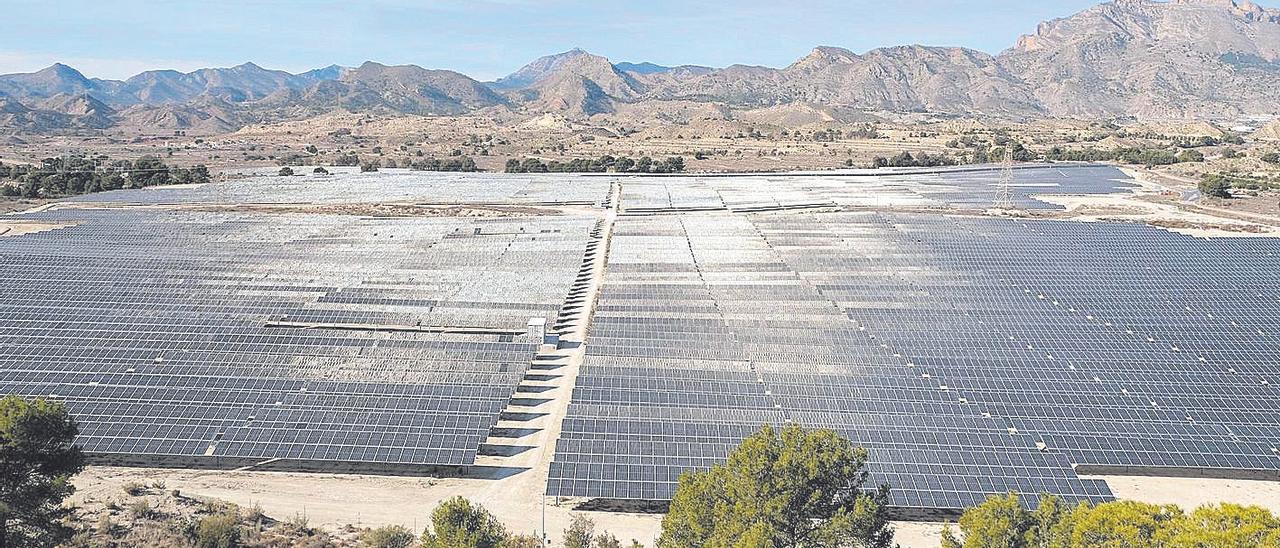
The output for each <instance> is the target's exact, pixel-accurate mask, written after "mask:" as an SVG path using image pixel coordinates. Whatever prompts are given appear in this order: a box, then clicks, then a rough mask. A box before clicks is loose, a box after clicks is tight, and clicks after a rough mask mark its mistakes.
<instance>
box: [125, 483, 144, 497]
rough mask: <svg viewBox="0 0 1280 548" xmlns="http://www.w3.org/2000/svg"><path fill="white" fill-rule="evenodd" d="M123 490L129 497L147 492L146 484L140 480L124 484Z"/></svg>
mask: <svg viewBox="0 0 1280 548" xmlns="http://www.w3.org/2000/svg"><path fill="white" fill-rule="evenodd" d="M124 492H125V493H128V494H129V496H131V497H137V496H142V495H145V494H147V486H146V485H143V484H142V482H137V481H131V482H129V483H126V484H124Z"/></svg>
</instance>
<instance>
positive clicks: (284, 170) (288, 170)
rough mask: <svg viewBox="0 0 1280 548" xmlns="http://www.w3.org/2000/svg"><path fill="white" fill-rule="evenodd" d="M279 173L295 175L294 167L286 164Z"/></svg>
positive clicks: (284, 175)
mask: <svg viewBox="0 0 1280 548" xmlns="http://www.w3.org/2000/svg"><path fill="white" fill-rule="evenodd" d="M278 175H280V176H281V177H288V176H290V175H293V168H291V167H289V166H284V167H282V168H280V172H279V173H278Z"/></svg>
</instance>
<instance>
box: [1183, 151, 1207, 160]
mask: <svg viewBox="0 0 1280 548" xmlns="http://www.w3.org/2000/svg"><path fill="white" fill-rule="evenodd" d="M1203 161H1204V154H1202V153H1201V152H1200V151H1198V150H1184V151H1182V152H1179V153H1178V162H1180V163H1187V162H1203Z"/></svg>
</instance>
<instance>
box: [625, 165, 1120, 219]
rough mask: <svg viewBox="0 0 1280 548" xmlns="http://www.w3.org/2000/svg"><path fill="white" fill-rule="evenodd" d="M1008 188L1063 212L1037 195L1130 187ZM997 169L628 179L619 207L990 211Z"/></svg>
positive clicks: (1032, 173)
mask: <svg viewBox="0 0 1280 548" xmlns="http://www.w3.org/2000/svg"><path fill="white" fill-rule="evenodd" d="M1013 177H1014V179H1013V182H1012V183H1011V184H1010V186H1009V190H1010V195H1011V197H1012V199H1013V203H1014V205H1015V206H1016V207H1017V208H1019V209H1061V208H1060V207H1059V206H1056V205H1053V204H1050V203H1047V202H1044V201H1041V200H1037V199H1036V198H1035V195H1040V194H1110V193H1116V192H1125V191H1127V190H1129V189H1132V188H1135V185H1134V184H1133V183H1132V181H1131V180H1129V179H1128V177H1127V176H1125V175H1124V173H1123V172H1121V171H1120V170H1119V169H1116V168H1114V167H1109V166H1096V165H1079V164H1064V165H1056V166H1055V165H1045V166H1032V167H1019V169H1015V170H1013ZM999 180H1000V170H999V169H998V168H993V167H983V168H974V167H965V168H953V169H950V170H941V171H939V172H934V173H906V174H895V173H893V172H892V171H887V170H886V171H883V172H880V171H875V172H866V171H864V172H862V173H860V174H857V175H852V174H840V173H830V174H826V173H823V174H776V175H772V174H771V175H714V176H697V175H686V176H678V177H662V178H649V179H627V180H626V181H625V184H624V185H623V189H622V190H623V194H622V200H621V203H622V204H624V205H625V210H626V211H629V212H650V211H658V212H662V211H699V210H716V209H719V210H733V211H750V210H752V209H758V208H769V207H788V206H792V207H794V206H818V205H824V204H825V205H840V206H852V207H867V208H876V207H906V208H943V207H946V208H962V209H987V208H990V207H992V205H993V203H994V201H995V195H996V188H997V185H998V183H999Z"/></svg>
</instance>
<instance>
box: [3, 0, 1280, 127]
mask: <svg viewBox="0 0 1280 548" xmlns="http://www.w3.org/2000/svg"><path fill="white" fill-rule="evenodd" d="M0 97H5V98H6V103H7V104H8V105H9V106H8V108H9V109H10V110H15V111H16V110H17V107H16V106H14V105H20V106H21V107H22V108H23V109H25V111H30V112H25V111H24V113H23V114H21V115H19V114H16V113H9V117H10V118H12V119H15V120H16V119H17V118H15V117H22V119H23V120H27V121H26V122H21V123H18V122H15V123H14V124H10V125H11V126H12V127H19V128H32V127H41V128H53V129H57V128H58V127H64V128H77V127H79V128H105V127H110V126H111V125H112V124H113V123H123V124H130V123H132V124H139V123H143V124H161V125H160V126H158V127H168V125H174V126H175V128H180V127H182V126H183V125H184V124H190V123H191V122H190V120H195V119H198V120H202V121H208V120H214V121H216V122H215V123H213V126H212V127H216V128H223V127H228V128H235V127H238V126H241V125H244V124H247V123H255V122H260V121H269V120H283V119H290V118H299V117H307V116H315V115H319V114H323V113H325V112H330V111H334V110H349V111H356V112H364V111H368V112H387V113H400V114H419V115H443V116H450V115H462V114H469V113H475V112H483V111H485V110H486V109H494V108H500V109H510V110H512V111H515V112H517V113H525V114H529V115H543V114H554V115H559V116H565V117H568V118H571V119H587V118H591V117H594V116H610V115H613V114H615V113H617V112H618V111H619V110H620V109H622V108H623V107H624V106H626V105H631V104H637V103H645V104H650V103H652V104H654V105H658V106H661V105H662V104H664V103H663V102H676V103H689V102H692V103H711V104H717V105H723V106H725V107H729V108H739V109H750V108H768V107H773V106H777V105H786V104H800V105H814V106H818V107H821V108H826V109H835V110H840V111H847V110H860V111H882V112H889V113H894V112H897V113H911V112H937V113H944V114H950V115H965V116H1000V117H1012V118H1034V117H1045V116H1059V117H1079V118H1119V117H1131V118H1139V119H1142V118H1161V117H1163V118H1181V119H1203V118H1215V119H1216V118H1231V117H1239V116H1280V10H1277V9H1272V8H1264V7H1261V6H1259V5H1257V4H1254V3H1252V2H1249V1H1247V0H1170V1H1168V2H1160V1H1155V0H1114V1H1111V2H1105V3H1102V4H1098V5H1095V6H1093V7H1091V8H1088V9H1085V10H1083V11H1081V12H1079V13H1076V14H1074V15H1071V16H1068V17H1063V18H1058V19H1053V20H1049V21H1045V22H1043V23H1041V24H1039V25H1038V26H1037V28H1036V29H1035V30H1034V31H1033V32H1032V33H1030V34H1025V35H1022V36H1020V37H1019V38H1018V39H1017V41H1016V42H1015V43H1014V44H1013V45H1012V46H1010V47H1009V48H1008V49H1006V50H1004V51H1002V52H1000V53H998V54H995V55H992V54H988V53H985V52H981V51H977V50H973V49H969V48H963V47H944V46H924V45H917V44H912V45H902V46H889V47H881V48H875V49H871V50H869V51H866V52H864V53H861V54H858V53H854V52H853V51H850V50H848V49H845V48H841V47H837V46H827V45H820V46H816V47H814V48H813V49H812V50H811V51H810V52H809V53H807V54H806V55H804V56H802V57H800V58H799V59H797V60H796V61H795V62H793V63H791V64H790V65H788V66H786V67H781V68H772V67H763V66H752V65H741V64H739V65H730V66H727V67H723V68H710V67H701V66H696V65H679V66H663V65H658V64H654V63H647V62H640V63H629V62H621V63H614V62H612V61H610V60H609V59H608V58H605V57H602V56H599V55H595V54H592V53H590V52H587V51H586V50H583V49H580V48H573V49H571V50H568V51H565V52H562V53H558V54H553V55H547V56H543V57H540V58H538V59H535V60H533V61H531V62H530V63H528V64H526V65H525V66H523V67H521V68H520V69H518V70H516V71H515V72H512V73H511V74H509V75H507V76H504V77H502V78H499V79H497V80H495V81H492V82H480V81H477V80H475V79H473V78H471V77H469V76H467V75H465V74H462V73H459V72H455V71H450V70H443V69H426V68H422V67H419V66H416V65H382V64H379V63H375V62H372V61H369V62H366V63H364V64H362V65H360V66H358V67H341V66H338V65H330V66H328V67H323V68H318V69H313V70H310V71H306V72H302V73H298V74H292V73H289V72H285V71H279V70H271V69H266V68H263V67H260V66H258V65H256V64H254V63H251V62H250V63H243V64H241V65H237V66H235V67H228V68H206V69H199V70H195V71H191V72H186V73H184V72H179V71H172V70H153V71H145V72H143V73H140V74H137V75H134V76H132V77H130V78H127V79H125V80H103V79H91V78H88V77H86V76H85V75H84V74H82V73H80V72H79V71H77V70H76V69H74V68H72V67H69V66H67V65H63V64H61V63H56V64H54V65H52V66H50V67H47V68H45V69H42V70H40V71H37V72H33V73H22V74H8V75H0ZM55 97H62V98H64V99H65V98H67V97H79V99H77V100H52V99H53V98H55ZM32 113H41V114H40V116H35V115H33V114H32ZM180 113H181V114H182V115H179V114H180ZM33 117H34V118H39V119H40V120H41V123H40V124H33V123H28V122H29V119H33Z"/></svg>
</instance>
